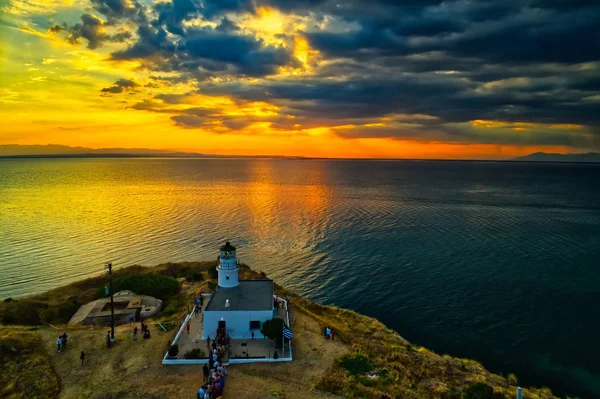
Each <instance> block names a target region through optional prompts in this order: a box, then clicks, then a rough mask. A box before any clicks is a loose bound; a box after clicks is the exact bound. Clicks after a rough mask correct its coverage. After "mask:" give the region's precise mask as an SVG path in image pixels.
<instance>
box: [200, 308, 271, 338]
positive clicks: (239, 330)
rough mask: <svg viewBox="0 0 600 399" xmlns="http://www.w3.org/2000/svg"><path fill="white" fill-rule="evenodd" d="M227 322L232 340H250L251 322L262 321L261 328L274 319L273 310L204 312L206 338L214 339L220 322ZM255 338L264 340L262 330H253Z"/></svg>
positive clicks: (228, 332)
mask: <svg viewBox="0 0 600 399" xmlns="http://www.w3.org/2000/svg"><path fill="white" fill-rule="evenodd" d="M221 318H223V320H225V325H226V328H227V334H229V335H230V336H231V338H250V337H251V333H250V321H253V320H260V323H261V326H262V323H264V322H265V321H267V320H271V319H272V318H273V311H272V310H260V311H240V310H237V311H236V310H218V311H217V310H212V311H208V312H207V311H205V312H204V337H203V338H206V337H207V336H208V335H210V337H211V338H214V337H215V335H216V333H217V327H218V326H219V320H221ZM253 331H254V337H256V338H263V335H262V334H261V332H260V329H258V330H253Z"/></svg>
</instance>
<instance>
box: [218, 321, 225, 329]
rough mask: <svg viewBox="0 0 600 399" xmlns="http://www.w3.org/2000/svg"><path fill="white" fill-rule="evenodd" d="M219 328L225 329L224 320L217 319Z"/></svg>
mask: <svg viewBox="0 0 600 399" xmlns="http://www.w3.org/2000/svg"><path fill="white" fill-rule="evenodd" d="M219 329H222V330H223V331H226V329H225V320H219Z"/></svg>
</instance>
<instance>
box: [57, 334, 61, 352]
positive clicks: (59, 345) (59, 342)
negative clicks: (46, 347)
mask: <svg viewBox="0 0 600 399" xmlns="http://www.w3.org/2000/svg"><path fill="white" fill-rule="evenodd" d="M61 346H62V337H58V341H56V349H57V351H58V352H60V349H61Z"/></svg>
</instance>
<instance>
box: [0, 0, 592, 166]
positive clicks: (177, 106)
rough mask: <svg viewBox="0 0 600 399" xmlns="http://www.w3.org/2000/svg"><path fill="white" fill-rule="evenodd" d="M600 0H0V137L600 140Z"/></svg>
mask: <svg viewBox="0 0 600 399" xmlns="http://www.w3.org/2000/svg"><path fill="white" fill-rule="evenodd" d="M598 21H600V2H598V1H597V0H593V1H585V0H564V1H561V0H479V1H468V0H457V1H455V0H446V1H439V0H418V1H417V0H404V1H401V0H398V1H393V0H369V1H358V0H345V1H344V0H337V1H331V0H170V1H150V0H0V127H1V128H0V144H62V145H69V146H85V147H92V148H103V147H125V148H133V147H137V148H155V149H175V150H187V151H197V152H204V153H213V154H228V155H234V154H237V155H287V156H308V157H346V158H363V157H364V158H378V157H382V158H449V159H453V158H467V159H503V158H510V157H514V156H519V155H525V154H528V153H532V152H537V151H545V152H561V153H574V152H575V153H577V152H588V151H599V150H600V112H599V111H600V45H599V43H600V29H598V28H597V22H598Z"/></svg>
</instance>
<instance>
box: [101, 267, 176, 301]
mask: <svg viewBox="0 0 600 399" xmlns="http://www.w3.org/2000/svg"><path fill="white" fill-rule="evenodd" d="M123 290H129V291H133V292H135V293H136V294H139V295H149V296H153V297H155V298H158V299H161V300H163V301H166V300H168V299H169V298H171V297H173V296H175V295H177V293H178V292H179V282H178V281H177V280H176V279H174V278H172V277H168V276H163V275H161V274H157V273H144V274H139V275H136V276H127V277H121V278H117V279H115V280H114V281H113V292H119V291H123ZM105 296H106V293H105V288H104V287H98V288H97V289H96V298H104V297H105Z"/></svg>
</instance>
